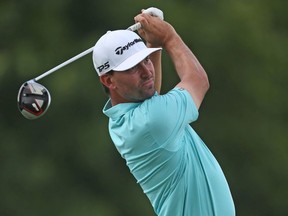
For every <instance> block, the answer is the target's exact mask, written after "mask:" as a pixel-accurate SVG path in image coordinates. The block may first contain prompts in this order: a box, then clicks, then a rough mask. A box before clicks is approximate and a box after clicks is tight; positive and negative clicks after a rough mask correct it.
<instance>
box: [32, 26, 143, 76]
mask: <svg viewBox="0 0 288 216" xmlns="http://www.w3.org/2000/svg"><path fill="white" fill-rule="evenodd" d="M139 28H141V24H140V23H135V24H134V25H131V26H130V27H128V28H127V29H128V30H130V31H136V30H138V29H139ZM93 48H94V47H91V48H89V49H87V50H85V51H83V52H81V53H79V54H78V55H76V56H74V57H72V58H70V59H68V60H67V61H65V62H63V63H61V64H59V65H57V66H56V67H54V68H52V69H50V70H48V71H46V72H44V73H43V74H41V75H39V76H37V77H36V78H34V79H33V80H34V81H35V82H37V81H38V80H40V79H42V78H44V77H46V76H48V75H50V74H52V73H53V72H55V71H57V70H59V69H60V68H62V67H64V66H66V65H68V64H70V63H72V62H74V61H76V60H77V59H79V58H82V57H83V56H85V55H87V54H89V53H91V52H92V51H93Z"/></svg>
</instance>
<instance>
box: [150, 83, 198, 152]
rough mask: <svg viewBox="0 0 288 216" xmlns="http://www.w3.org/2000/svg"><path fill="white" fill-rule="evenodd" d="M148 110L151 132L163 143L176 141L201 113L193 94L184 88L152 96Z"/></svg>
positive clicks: (158, 141)
mask: <svg viewBox="0 0 288 216" xmlns="http://www.w3.org/2000/svg"><path fill="white" fill-rule="evenodd" d="M146 110H147V114H146V115H147V118H148V119H147V121H148V122H149V127H150V133H151V134H152V136H153V137H154V139H155V140H156V142H157V143H159V144H161V145H166V144H167V143H175V141H177V138H179V137H181V134H183V132H184V129H185V127H186V126H187V125H188V124H190V123H192V122H193V121H196V120H197V118H198V115H199V113H198V109H197V107H196V105H195V103H194V101H193V99H192V97H191V95H190V94H189V92H188V91H187V90H185V89H183V88H174V89H172V90H171V91H169V92H168V93H167V94H164V95H157V96H154V97H152V98H151V100H147V107H146ZM173 148H174V147H173Z"/></svg>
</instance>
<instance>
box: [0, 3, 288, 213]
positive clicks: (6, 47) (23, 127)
mask: <svg viewBox="0 0 288 216" xmlns="http://www.w3.org/2000/svg"><path fill="white" fill-rule="evenodd" d="M287 4H288V2H285V1H281V0H275V1H268V0H264V1H263V0H262V1H260V0H254V1H248V0H246V1H245V0H242V1H226V0H221V1H211V0H205V1H196V0H195V1H188V0H180V1H176V0H168V1H150V0H149V1H147V0H145V1H144V0H142V1H141V0H140V1H128V0H123V1H116V0H106V1H104V2H99V1H92V0H82V1H79V0H62V1H56V0H49V1H40V2H37V1H31V0H22V1H16V0H9V1H5V0H4V1H1V2H0V32H1V34H0V38H1V40H0V88H1V94H0V102H1V106H0V107H1V108H0V169H1V172H0V194H1V198H0V199H1V200H0V215H1V216H2V215H3V216H20V215H21V216H25V215H29V216H33V215H35V216H36V215H37V216H38V215H41V216H45V215H55V216H57V215H59V216H60V215H61V216H65V215H69V216H73V215H83V216H90V215H101V216H120V215H125V216H127V215H139V216H141V215H145V216H146V215H153V210H152V207H151V206H150V204H149V202H148V200H147V198H146V197H145V195H144V194H143V192H142V191H141V189H140V187H138V185H137V184H136V182H135V179H134V178H133V177H132V176H131V175H130V173H129V171H128V169H127V168H126V166H125V162H124V161H123V160H122V158H121V157H120V156H119V155H118V153H117V151H116V150H115V148H114V146H113V144H112V142H111V140H110V138H109V135H108V131H107V122H108V119H107V118H106V117H105V116H104V115H103V114H102V111H101V110H102V107H103V105H104V103H105V102H106V99H107V97H106V95H105V94H104V92H103V90H102V88H101V85H100V84H99V82H98V78H97V75H96V73H95V70H94V68H93V64H92V61H91V55H89V56H87V57H84V58H83V59H80V60H78V61H77V62H75V63H73V64H71V65H68V66H66V67H65V68H63V69H61V72H60V71H59V73H58V72H57V73H55V74H53V75H51V76H49V77H47V78H45V79H43V81H42V80H41V83H42V84H43V85H45V86H46V87H47V88H48V89H49V91H50V93H51V95H52V104H51V107H50V109H49V111H48V112H47V113H46V114H45V116H43V117H42V118H41V119H38V120H35V121H28V120H26V119H24V118H23V117H22V116H21V114H20V113H19V112H18V110H17V107H16V95H17V92H18V89H19V87H20V85H21V84H22V83H23V82H24V81H26V80H28V79H31V78H33V77H36V76H38V75H39V74H41V73H43V72H44V71H46V70H48V69H50V68H52V67H54V66H56V65H57V64H60V63H62V62H63V61H65V60H66V59H68V58H70V57H72V56H74V55H76V54H78V53H80V52H81V51H84V50H85V49H87V48H89V47H91V46H93V44H94V43H95V42H96V41H97V39H98V38H99V37H100V36H101V35H102V34H104V33H105V32H106V31H107V30H113V29H118V28H126V27H128V26H129V25H130V24H132V23H133V22H134V21H133V17H134V16H135V15H136V14H137V13H138V12H139V11H140V9H142V8H147V7H150V6H155V7H159V8H161V9H162V10H163V11H164V14H165V19H166V20H167V21H169V22H170V23H171V24H173V25H174V26H175V28H176V30H177V31H178V32H179V34H180V35H181V36H182V37H183V39H184V40H185V41H186V42H187V44H188V45H189V47H190V48H191V49H192V50H193V52H194V53H195V54H196V56H197V57H198V58H199V60H200V62H201V63H202V64H203V66H204V68H205V69H206V71H207V73H208V75H209V78H210V83H211V89H210V91H209V93H208V95H207V97H206V99H205V101H204V104H203V106H202V107H201V110H200V113H201V114H200V119H199V121H198V122H196V123H195V124H194V125H193V127H195V128H196V130H198V132H199V133H200V134H201V135H202V138H203V139H204V140H205V142H206V143H207V145H208V146H209V148H210V149H211V150H212V152H214V154H215V156H216V157H217V158H218V160H219V162H220V164H221V165H222V168H223V170H224V172H225V174H226V176H227V178H228V181H229V183H230V186H231V190H232V193H233V196H234V199H235V204H236V209H237V212H238V215H245V216H255V215H273V216H282V215H287V214H288V210H287V207H286V206H287V200H286V194H287V192H288V191H287V187H286V182H287V180H288V176H287V173H288V172H287V171H288V170H287V166H285V164H287V162H288V161H287V160H288V157H287V156H288V155H287V154H288V149H287V148H288V147H287V144H288V137H287V128H288V125H287V124H288V119H287V116H288V115H287V110H288V102H287V100H286V92H287V88H288V85H287V84H286V80H287V73H286V68H287V66H288V63H287V61H286V56H287V48H286V47H288V46H287V45H288V37H287V36H288V35H287V34H288V31H287V26H286V23H287V20H288V15H287V13H286V8H287V7H286V6H287ZM163 62H164V64H163V70H164V77H163V79H164V83H163V91H164V92H165V91H168V90H169V89H170V88H172V87H173V86H174V85H175V84H176V82H177V80H178V78H177V76H176V75H175V73H174V71H173V65H172V64H171V62H170V61H169V58H168V56H167V55H166V54H165V53H164V56H163ZM37 71H38V72H37Z"/></svg>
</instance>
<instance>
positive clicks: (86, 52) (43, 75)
mask: <svg viewBox="0 0 288 216" xmlns="http://www.w3.org/2000/svg"><path fill="white" fill-rule="evenodd" d="M92 51H93V47H91V48H89V49H87V50H85V51H83V52H81V53H79V54H78V55H76V56H74V57H72V58H70V59H68V60H67V61H65V62H63V63H62V64H60V65H58V66H56V67H54V68H52V69H50V70H48V71H47V72H45V73H43V74H41V75H40V76H38V77H36V78H34V81H38V80H40V79H42V78H44V77H46V76H48V75H50V74H51V73H53V72H55V71H57V70H59V69H60V68H62V67H64V66H66V65H68V64H70V63H72V62H74V61H76V60H77V59H79V58H82V57H83V56H85V55H87V54H89V53H91V52H92Z"/></svg>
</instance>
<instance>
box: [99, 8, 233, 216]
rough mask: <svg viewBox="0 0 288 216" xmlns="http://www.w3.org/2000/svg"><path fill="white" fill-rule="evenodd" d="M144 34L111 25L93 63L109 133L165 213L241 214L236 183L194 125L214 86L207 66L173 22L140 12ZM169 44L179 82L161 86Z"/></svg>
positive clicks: (174, 215)
mask: <svg viewBox="0 0 288 216" xmlns="http://www.w3.org/2000/svg"><path fill="white" fill-rule="evenodd" d="M135 21H136V22H140V23H141V25H142V28H141V29H140V30H139V31H138V33H139V35H140V36H141V38H143V39H144V40H145V41H146V45H147V46H146V45H145V44H144V42H143V41H142V39H141V38H140V37H139V36H138V35H137V34H136V33H134V32H132V31H128V30H116V31H110V32H107V33H106V34H105V35H103V36H102V37H101V38H100V39H99V40H98V41H97V43H96V45H95V47H94V50H93V63H94V66H95V69H96V71H97V73H98V75H99V76H100V81H101V83H102V84H103V86H104V87H105V89H106V91H107V93H108V95H109V100H108V101H107V103H106V105H105V106H104V109H103V112H104V114H105V115H107V116H108V117H109V133H110V136H111V138H112V140H113V142H114V144H115V146H116V148H117V150H118V151H119V153H120V154H121V156H122V157H123V158H124V159H125V160H126V164H127V166H128V167H129V169H130V172H131V173H132V174H133V176H134V177H135V178H136V179H137V183H139V184H140V186H141V188H142V189H143V191H144V193H145V194H146V195H147V197H148V198H149V200H150V202H151V204H152V206H153V208H154V211H155V213H156V215H160V216H234V215H235V209H234V204H233V199H232V196H231V193H230V189H229V186H228V183H227V181H226V179H225V176H224V174H223V172H222V170H221V167H220V166H219V164H218V162H217V160H216V159H215V157H214V156H213V155H212V153H211V152H210V151H209V149H208V148H207V146H206V145H205V144H204V142H203V141H202V140H201V138H200V137H199V136H198V135H197V133H196V132H195V131H194V130H193V128H192V127H191V126H190V125H189V124H190V123H192V122H194V121H196V120H197V118H198V114H199V113H198V110H199V107H200V105H201V103H202V101H203V99H204V96H205V94H206V92H207V90H208V88H209V82H208V78H207V74H206V72H205V70H204V69H203V68H202V66H201V65H200V63H199V62H198V60H197V58H196V57H195V56H194V55H193V53H192V52H191V50H190V49H189V48H188V47H187V46H186V45H185V43H184V42H183V41H182V39H181V37H180V36H179V35H178V34H177V32H176V31H175V29H174V28H173V27H172V26H171V25H170V24H169V23H167V22H166V21H163V20H161V19H159V18H158V17H154V16H151V15H149V14H145V13H141V14H139V15H137V16H136V17H135ZM161 49H163V50H165V51H166V52H167V53H168V55H169V56H170V58H171V60H172V62H173V64H174V67H175V70H176V73H177V75H178V77H179V80H180V81H179V83H177V84H176V86H175V87H174V88H173V89H171V90H170V91H169V92H167V93H165V94H161V93H160V88H161V76H162V75H161V52H162V51H161Z"/></svg>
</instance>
